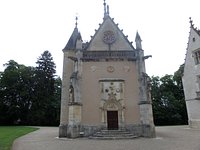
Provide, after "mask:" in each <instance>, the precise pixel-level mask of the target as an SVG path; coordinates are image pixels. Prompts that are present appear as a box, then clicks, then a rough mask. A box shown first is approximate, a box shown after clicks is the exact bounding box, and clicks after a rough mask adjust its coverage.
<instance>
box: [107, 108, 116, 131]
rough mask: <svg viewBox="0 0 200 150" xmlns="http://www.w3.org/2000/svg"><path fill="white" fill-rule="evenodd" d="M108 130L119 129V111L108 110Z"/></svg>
mask: <svg viewBox="0 0 200 150" xmlns="http://www.w3.org/2000/svg"><path fill="white" fill-rule="evenodd" d="M107 123H108V130H118V111H107Z"/></svg>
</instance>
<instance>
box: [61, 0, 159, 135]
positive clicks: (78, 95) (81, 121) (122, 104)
mask: <svg viewBox="0 0 200 150" xmlns="http://www.w3.org/2000/svg"><path fill="white" fill-rule="evenodd" d="M141 42H142V40H141V38H140V35H139V33H138V32H137V34H136V37H135V43H136V48H135V47H134V46H133V44H132V42H130V41H129V40H128V38H127V36H125V35H124V33H123V31H122V30H120V29H119V27H118V24H116V23H115V22H114V19H112V18H111V17H110V15H109V7H108V6H107V5H106V3H105V0H104V17H103V22H102V23H101V24H99V28H98V30H95V34H94V36H92V38H91V40H90V41H89V42H88V43H83V41H82V37H81V34H80V32H79V30H78V27H77V23H76V26H75V28H74V31H73V33H72V35H71V37H70V38H69V41H68V43H67V44H66V46H65V48H64V49H63V54H64V61H63V77H62V79H63V80H62V98H61V114H60V126H59V137H69V138H77V137H80V136H84V137H88V136H91V135H93V134H95V133H96V132H98V131H101V130H127V131H129V132H130V133H132V134H134V135H137V136H144V137H154V136H155V127H154V123H153V114H152V103H151V95H150V78H149V76H148V75H147V73H146V69H145V59H147V58H149V57H150V56H144V50H143V49H142V43H141Z"/></svg>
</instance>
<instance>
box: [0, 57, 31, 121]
mask: <svg viewBox="0 0 200 150" xmlns="http://www.w3.org/2000/svg"><path fill="white" fill-rule="evenodd" d="M4 66H6V69H5V70H4V72H3V73H1V76H0V100H1V101H0V113H1V115H0V122H1V124H13V123H21V124H22V123H23V124H24V123H26V122H27V114H28V112H29V110H30V107H31V99H32V96H33V94H32V92H33V89H32V84H33V80H32V76H33V75H34V71H33V70H34V69H33V68H32V67H26V66H24V65H20V64H18V63H17V62H15V61H14V60H10V61H9V62H8V63H6V64H5V65H4Z"/></svg>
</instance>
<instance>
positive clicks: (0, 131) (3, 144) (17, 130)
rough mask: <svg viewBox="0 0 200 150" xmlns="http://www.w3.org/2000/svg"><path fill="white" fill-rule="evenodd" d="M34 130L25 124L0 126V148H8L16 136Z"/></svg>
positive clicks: (1, 149) (5, 149) (7, 149)
mask: <svg viewBox="0 0 200 150" xmlns="http://www.w3.org/2000/svg"><path fill="white" fill-rule="evenodd" d="M35 130H37V128H32V127H25V126H0V150H10V149H11V147H12V143H13V141H14V140H15V139H16V138H18V137H20V136H22V135H25V134H27V133H29V132H33V131H35Z"/></svg>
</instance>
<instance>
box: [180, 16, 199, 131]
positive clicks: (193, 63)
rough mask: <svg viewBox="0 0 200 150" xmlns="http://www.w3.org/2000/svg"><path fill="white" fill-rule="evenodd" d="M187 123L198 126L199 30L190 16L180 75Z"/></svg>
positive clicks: (193, 126)
mask: <svg viewBox="0 0 200 150" xmlns="http://www.w3.org/2000/svg"><path fill="white" fill-rule="evenodd" d="M182 81H183V88H184V94H185V101H186V107H187V113H188V124H189V126H190V127H192V128H200V109H199V108H200V30H198V29H197V28H195V27H194V24H193V21H192V20H191V18H190V33H189V39H188V46H187V52H186V58H185V65H184V73H183V77H182Z"/></svg>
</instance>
